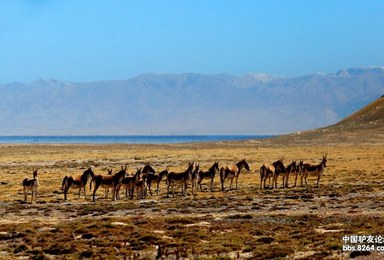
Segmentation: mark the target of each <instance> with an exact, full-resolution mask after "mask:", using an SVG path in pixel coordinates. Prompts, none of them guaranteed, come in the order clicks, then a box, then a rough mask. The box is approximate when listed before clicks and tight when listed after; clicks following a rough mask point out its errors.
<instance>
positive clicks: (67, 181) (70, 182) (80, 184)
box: [61, 167, 95, 200]
mask: <svg viewBox="0 0 384 260" xmlns="http://www.w3.org/2000/svg"><path fill="white" fill-rule="evenodd" d="M93 176H95V173H94V172H93V170H92V167H89V168H88V169H87V170H85V171H84V172H83V174H82V175H81V176H75V177H72V176H65V177H64V179H63V183H62V185H61V190H62V191H63V192H64V200H67V193H68V190H69V188H71V187H72V188H74V189H79V197H78V198H80V193H81V189H83V191H84V197H85V198H87V194H86V192H85V186H86V185H87V182H88V179H89V177H93Z"/></svg>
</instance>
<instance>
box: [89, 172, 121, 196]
mask: <svg viewBox="0 0 384 260" xmlns="http://www.w3.org/2000/svg"><path fill="white" fill-rule="evenodd" d="M126 174H127V166H125V167H123V166H121V170H120V171H119V172H117V173H115V174H113V175H95V176H93V177H92V180H91V183H90V186H89V189H90V190H92V183H93V182H94V183H95V188H94V190H93V201H95V196H96V191H97V189H98V188H99V187H100V186H101V187H103V188H112V200H116V199H117V190H118V187H119V185H120V182H121V180H122V179H123V178H124V177H125V176H126Z"/></svg>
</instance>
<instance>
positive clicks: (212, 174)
mask: <svg viewBox="0 0 384 260" xmlns="http://www.w3.org/2000/svg"><path fill="white" fill-rule="evenodd" d="M218 171H219V161H215V163H214V164H213V165H212V166H211V168H209V170H208V171H199V178H198V180H197V185H199V186H200V191H203V188H202V185H201V182H202V181H203V179H204V178H209V179H211V192H212V191H213V180H214V178H215V175H216V172H218Z"/></svg>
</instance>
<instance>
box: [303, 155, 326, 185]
mask: <svg viewBox="0 0 384 260" xmlns="http://www.w3.org/2000/svg"><path fill="white" fill-rule="evenodd" d="M326 164H327V155H323V159H322V160H321V163H320V164H310V163H304V164H303V174H302V175H301V185H303V178H304V179H305V186H307V187H308V183H307V177H308V175H311V176H317V183H316V187H317V188H318V187H319V182H320V177H321V175H322V174H323V172H324V169H325V167H327V165H326Z"/></svg>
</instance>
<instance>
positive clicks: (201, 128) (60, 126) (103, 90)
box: [0, 67, 384, 135]
mask: <svg viewBox="0 0 384 260" xmlns="http://www.w3.org/2000/svg"><path fill="white" fill-rule="evenodd" d="M383 92H384V69H383V67H371V68H352V69H346V70H340V71H338V72H336V73H331V74H319V73H316V74H311V75H305V76H300V77H290V78H288V77H277V76H273V75H268V74H248V75H244V76H231V75H227V74H217V75H203V74H192V73H186V74H161V75H159V74H144V75H141V76H138V77H135V78H132V79H128V80H120V81H101V82H88V83H74V82H64V81H57V80H36V81H34V82H31V83H18V82H15V83H9V84H3V85H1V84H0V99H1V102H0V135H94V134H110V135H116V134H119V135H127V134H142V135H150V134H171V135H173V134H187V135H188V134H282V133H289V132H295V131H302V130H305V129H314V128H318V127H322V126H325V125H331V124H334V123H336V122H338V121H340V120H341V119H342V118H344V117H346V116H347V115H349V114H351V113H352V112H353V111H356V110H357V109H358V108H361V107H363V106H365V105H367V104H368V103H369V102H371V101H372V100H373V99H375V98H376V97H377V96H378V95H380V94H382V93H383Z"/></svg>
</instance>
